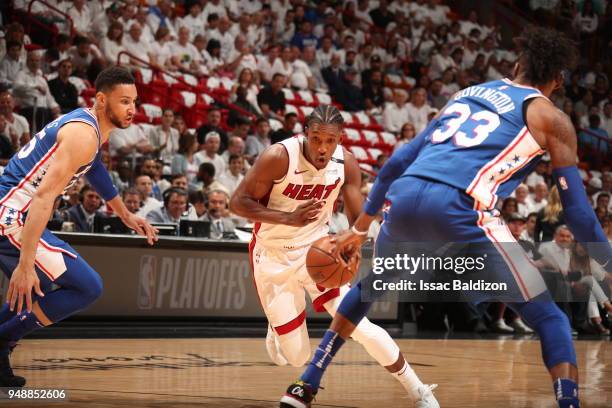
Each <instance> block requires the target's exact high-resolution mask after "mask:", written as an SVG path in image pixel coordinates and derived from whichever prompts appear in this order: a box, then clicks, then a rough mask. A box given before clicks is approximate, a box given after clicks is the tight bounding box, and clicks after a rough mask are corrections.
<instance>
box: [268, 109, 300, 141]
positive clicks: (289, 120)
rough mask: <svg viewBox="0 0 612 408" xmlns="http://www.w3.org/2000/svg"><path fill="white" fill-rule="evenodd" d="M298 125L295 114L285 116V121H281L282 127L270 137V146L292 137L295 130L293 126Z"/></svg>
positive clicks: (290, 113)
mask: <svg viewBox="0 0 612 408" xmlns="http://www.w3.org/2000/svg"><path fill="white" fill-rule="evenodd" d="M297 123H298V117H297V114H295V113H294V112H289V113H287V114H286V115H285V120H284V121H283V127H282V128H280V129H278V130H277V131H275V132H273V133H272V135H271V136H270V144H274V143H278V142H280V141H283V140H285V139H287V138H290V137H292V136H293V134H294V132H293V129H295V125H297Z"/></svg>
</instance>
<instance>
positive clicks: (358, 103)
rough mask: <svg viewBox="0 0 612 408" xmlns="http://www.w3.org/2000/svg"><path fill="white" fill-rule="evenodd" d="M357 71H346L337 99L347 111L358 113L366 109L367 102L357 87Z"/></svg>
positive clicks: (350, 69)
mask: <svg viewBox="0 0 612 408" xmlns="http://www.w3.org/2000/svg"><path fill="white" fill-rule="evenodd" d="M356 78H357V71H356V70H355V69H353V68H349V69H347V70H346V72H345V74H344V78H342V82H341V83H340V88H339V89H338V90H337V91H336V99H337V101H338V102H339V103H341V104H342V106H343V107H344V110H345V111H348V112H357V111H361V110H363V109H365V101H364V98H363V95H362V93H361V89H360V88H359V87H358V86H357V85H355V80H356Z"/></svg>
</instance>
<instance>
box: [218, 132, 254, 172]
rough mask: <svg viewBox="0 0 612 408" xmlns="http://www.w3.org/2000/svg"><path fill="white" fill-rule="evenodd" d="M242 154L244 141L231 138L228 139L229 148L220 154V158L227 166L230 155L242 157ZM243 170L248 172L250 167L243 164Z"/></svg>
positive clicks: (239, 138) (234, 137) (236, 137)
mask: <svg viewBox="0 0 612 408" xmlns="http://www.w3.org/2000/svg"><path fill="white" fill-rule="evenodd" d="M244 152H245V143H244V139H242V138H241V137H238V136H232V137H230V141H229V146H228V147H227V150H226V151H224V152H223V154H221V157H222V158H223V160H224V161H225V163H226V164H227V165H228V166H229V158H230V156H232V155H237V156H244ZM244 168H245V170H248V169H249V168H250V165H249V164H248V163H246V162H245V163H244Z"/></svg>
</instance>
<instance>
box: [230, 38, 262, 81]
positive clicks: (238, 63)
mask: <svg viewBox="0 0 612 408" xmlns="http://www.w3.org/2000/svg"><path fill="white" fill-rule="evenodd" d="M225 69H226V70H227V71H229V72H231V73H232V74H235V73H237V71H238V70H244V69H250V70H252V71H254V70H256V69H257V58H255V55H253V50H252V48H251V46H250V45H249V44H248V42H247V39H246V37H245V36H244V35H242V34H238V35H237V36H236V38H235V39H234V49H233V50H232V51H231V52H230V53H229V55H228V56H227V60H226V66H225Z"/></svg>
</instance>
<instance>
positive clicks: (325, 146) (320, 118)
mask: <svg viewBox="0 0 612 408" xmlns="http://www.w3.org/2000/svg"><path fill="white" fill-rule="evenodd" d="M343 124H344V119H343V118H342V115H341V114H340V111H339V110H338V108H336V107H335V106H332V105H319V106H317V107H316V108H315V109H314V110H313V111H312V113H311V114H310V115H309V116H308V118H307V119H306V140H307V142H306V146H305V150H306V154H307V156H308V158H309V159H310V161H311V162H312V164H313V165H314V166H315V167H316V168H318V169H322V168H324V167H325V166H327V163H329V161H330V159H331V157H332V154H334V151H335V150H336V147H337V146H338V144H339V143H340V142H342V125H343Z"/></svg>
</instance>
